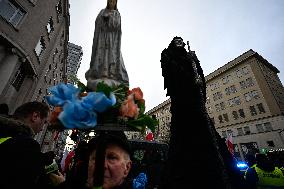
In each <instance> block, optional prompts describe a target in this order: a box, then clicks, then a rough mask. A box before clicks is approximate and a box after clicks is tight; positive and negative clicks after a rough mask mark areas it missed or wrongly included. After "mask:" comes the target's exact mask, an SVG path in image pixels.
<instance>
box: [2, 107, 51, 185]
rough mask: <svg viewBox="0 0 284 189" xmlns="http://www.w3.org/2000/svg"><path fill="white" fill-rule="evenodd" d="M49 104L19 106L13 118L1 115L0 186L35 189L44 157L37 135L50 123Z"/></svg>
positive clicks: (42, 168)
mask: <svg viewBox="0 0 284 189" xmlns="http://www.w3.org/2000/svg"><path fill="white" fill-rule="evenodd" d="M48 116H49V107H48V106H47V105H46V104H45V103H41V102H27V103H25V104H23V105H21V106H19V107H18V108H17V109H16V111H15V112H14V114H13V116H12V118H7V117H3V116H1V117H0V141H1V142H0V149H1V156H0V167H1V173H2V174H1V175H2V176H1V182H0V188H1V189H6V188H36V187H37V184H38V183H37V181H38V179H39V176H40V175H42V174H44V162H43V161H44V159H45V158H43V154H42V153H41V150H40V145H39V143H38V142H37V141H36V140H35V139H34V136H35V135H36V134H37V133H39V132H40V131H41V130H42V128H43V126H44V125H45V124H47V121H48Z"/></svg>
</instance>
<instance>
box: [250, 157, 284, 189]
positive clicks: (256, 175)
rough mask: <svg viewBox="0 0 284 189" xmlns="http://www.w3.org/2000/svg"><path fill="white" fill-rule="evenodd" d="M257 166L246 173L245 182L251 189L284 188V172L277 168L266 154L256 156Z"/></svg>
mask: <svg viewBox="0 0 284 189" xmlns="http://www.w3.org/2000/svg"><path fill="white" fill-rule="evenodd" d="M255 159H256V164H254V165H253V166H251V167H250V168H248V169H247V171H246V172H245V180H246V182H247V184H248V186H249V188H251V189H270V188H273V189H274V188H279V189H280V188H284V175H283V172H282V171H281V170H280V169H279V168H278V167H275V166H274V164H273V162H272V161H270V160H269V158H268V157H267V155H266V154H256V155H255Z"/></svg>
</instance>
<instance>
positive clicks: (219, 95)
mask: <svg viewBox="0 0 284 189" xmlns="http://www.w3.org/2000/svg"><path fill="white" fill-rule="evenodd" d="M222 97H223V95H222V93H221V92H216V93H214V94H213V100H214V101H216V100H219V99H221V98H222Z"/></svg>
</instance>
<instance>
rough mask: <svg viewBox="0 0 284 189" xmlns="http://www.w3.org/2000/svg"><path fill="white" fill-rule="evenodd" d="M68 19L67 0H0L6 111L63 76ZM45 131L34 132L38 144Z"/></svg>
mask: <svg viewBox="0 0 284 189" xmlns="http://www.w3.org/2000/svg"><path fill="white" fill-rule="evenodd" d="M69 22H70V20H69V1H68V0H48V1H38V0H21V1H15V0H1V1H0V103H6V104H8V105H9V108H10V113H13V112H14V110H15V109H16V108H17V107H18V106H19V105H21V104H23V103H25V102H27V101H34V100H36V101H43V100H44V98H43V97H44V96H45V95H47V94H48V91H47V89H48V88H49V87H51V86H53V85H56V84H57V83H59V82H61V81H63V80H64V77H65V75H66V74H65V73H66V60H67V42H68V39H69V25H70V24H69ZM47 135H49V133H47V132H46V130H44V131H43V132H42V133H40V134H39V135H37V140H38V141H39V142H40V144H42V146H44V145H45V144H46V145H48V144H47V143H48V142H47V141H45V140H44V138H45V136H47Z"/></svg>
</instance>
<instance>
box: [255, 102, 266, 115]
mask: <svg viewBox="0 0 284 189" xmlns="http://www.w3.org/2000/svg"><path fill="white" fill-rule="evenodd" d="M256 106H257V108H258V111H259V113H260V114H262V113H265V109H264V107H263V104H262V103H259V104H257V105H256Z"/></svg>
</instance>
